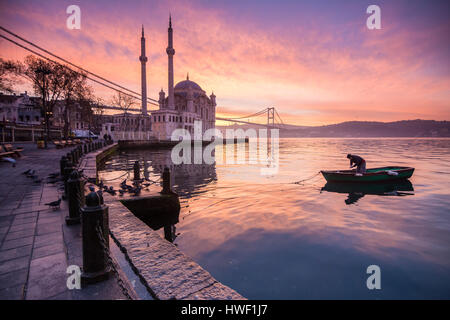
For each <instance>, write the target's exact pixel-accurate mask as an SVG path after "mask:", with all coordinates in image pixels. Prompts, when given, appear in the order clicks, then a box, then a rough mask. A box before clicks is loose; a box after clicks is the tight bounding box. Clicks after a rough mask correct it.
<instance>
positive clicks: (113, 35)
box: [0, 0, 450, 125]
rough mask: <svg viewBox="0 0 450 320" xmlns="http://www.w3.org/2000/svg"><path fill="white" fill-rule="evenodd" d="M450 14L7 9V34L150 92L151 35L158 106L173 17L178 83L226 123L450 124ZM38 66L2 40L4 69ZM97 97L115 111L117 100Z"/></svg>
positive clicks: (414, 8) (14, 5)
mask: <svg viewBox="0 0 450 320" xmlns="http://www.w3.org/2000/svg"><path fill="white" fill-rule="evenodd" d="M449 3H450V2H449V1H437V0H432V1H426V0H422V1H413V0H408V1H399V0H389V1H380V0H376V1H373V0H371V1H365V0H354V1H352V0H348V1H332V0H329V1H322V0H284V1H283V0H280V1H274V0H271V1H268V0H228V1H206V0H190V1H187V0H186V1H184V0H182V1H151V0H147V1H132V0H130V1H112V0H96V1H62V0H54V1H47V0H45V1H44V0H43V1H21V0H14V1H5V0H1V1H0V21H1V23H0V25H1V26H3V27H5V28H7V29H10V30H11V31H13V32H15V33H17V34H18V35H20V36H23V37H24V38H26V39H29V40H31V41H33V42H35V43H36V44H38V45H40V46H42V47H44V48H46V49H48V50H50V51H52V52H54V53H55V54H57V55H59V56H61V57H64V58H66V59H68V60H70V61H72V62H73V63H75V64H78V65H81V66H83V67H84V68H85V69H87V70H89V71H91V72H94V73H97V74H99V75H102V76H104V77H105V78H108V79H110V80H112V81H114V82H117V83H119V84H121V85H123V86H125V87H127V88H130V89H133V90H135V91H139V92H140V62H139V60H138V57H139V55H140V29H141V25H142V24H144V27H145V34H146V40H147V43H146V44H147V47H146V50H147V57H148V63H147V86H148V96H149V97H152V98H155V99H158V92H159V91H160V90H161V88H163V89H164V91H165V92H166V93H167V54H166V52H165V49H166V47H167V27H168V16H169V12H170V13H171V14H172V22H173V28H174V48H175V51H176V54H175V56H174V65H175V83H177V82H179V81H181V80H184V79H185V78H186V73H188V72H189V76H190V80H192V81H195V82H197V83H198V84H199V85H200V86H201V87H202V88H203V89H204V90H205V91H206V93H207V94H208V95H209V94H211V91H214V93H215V95H216V96H217V103H218V109H217V113H218V116H243V115H246V114H250V113H254V112H256V111H259V110H261V109H263V108H266V107H269V106H275V107H276V108H277V110H278V112H279V113H280V115H281V116H282V118H283V119H284V121H285V122H287V123H291V124H297V125H322V124H330V123H337V122H342V121H348V120H369V121H395V120H406V119H418V118H420V119H434V120H450V23H449V21H450V19H449V18H450V7H449V6H450V5H449ZM71 4H76V5H79V6H80V8H81V30H69V29H67V27H66V19H67V17H68V14H66V8H67V6H69V5H71ZM371 4H377V5H379V6H380V8H381V27H382V29H381V30H369V29H367V27H366V19H367V17H368V16H369V15H368V14H367V13H366V9H367V7H368V6H369V5H371ZM1 34H4V35H6V34H5V33H4V32H1ZM27 54H28V53H27V52H26V51H24V50H23V49H21V48H19V47H16V46H14V45H13V44H11V43H9V42H7V41H6V40H3V39H0V57H2V58H4V59H23V57H24V56H26V55H27ZM25 88H26V86H22V87H20V89H25ZM94 88H95V90H96V94H97V95H99V96H101V97H103V98H104V99H105V100H106V101H108V100H110V98H111V96H112V95H113V92H112V91H111V90H108V89H105V88H101V87H97V86H94ZM28 90H31V89H29V88H28Z"/></svg>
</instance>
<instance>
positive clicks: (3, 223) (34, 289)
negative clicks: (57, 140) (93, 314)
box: [0, 143, 124, 300]
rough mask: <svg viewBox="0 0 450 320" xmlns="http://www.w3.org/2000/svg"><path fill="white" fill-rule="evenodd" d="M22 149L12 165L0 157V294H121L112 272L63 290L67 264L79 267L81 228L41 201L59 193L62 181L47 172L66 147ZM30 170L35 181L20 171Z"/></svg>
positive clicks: (45, 296)
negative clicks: (99, 279) (101, 279)
mask: <svg viewBox="0 0 450 320" xmlns="http://www.w3.org/2000/svg"><path fill="white" fill-rule="evenodd" d="M17 145H20V146H24V147H25V150H24V152H23V153H22V154H23V156H22V157H21V158H19V159H17V165H16V167H15V168H13V167H12V166H11V164H10V163H8V162H0V177H1V180H0V299H2V300H3V299H124V296H123V295H122V293H121V291H120V289H119V287H118V285H117V282H116V281H115V278H114V277H111V278H110V279H109V280H107V281H105V282H102V283H99V284H96V285H91V286H89V287H87V288H84V289H82V290H68V289H67V285H66V281H67V277H68V276H69V274H67V273H66V270H67V267H68V266H69V265H78V266H80V267H81V266H82V249H81V227H80V225H76V226H70V227H68V226H66V224H65V220H64V218H65V216H67V215H68V208H67V204H66V202H65V201H62V202H61V208H60V209H57V210H52V209H50V208H49V207H48V206H46V205H45V203H48V202H51V201H55V200H57V199H58V198H59V197H61V195H62V190H61V186H62V184H61V183H55V184H50V183H47V182H46V181H45V180H46V179H45V178H46V177H47V176H48V174H50V173H53V172H59V159H60V158H61V156H62V155H64V154H66V153H67V152H68V151H69V149H68V148H65V149H55V148H54V147H53V148H50V149H48V150H42V149H37V148H36V146H35V145H34V144H27V143H24V144H20V143H18V144H17ZM28 169H34V170H36V174H37V175H38V176H39V178H43V179H44V180H43V181H42V182H40V183H35V182H33V180H32V179H30V178H27V177H26V176H25V175H23V174H22V172H24V171H26V170H28Z"/></svg>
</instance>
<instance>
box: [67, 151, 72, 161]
mask: <svg viewBox="0 0 450 320" xmlns="http://www.w3.org/2000/svg"><path fill="white" fill-rule="evenodd" d="M66 157H67V161H69V162H71V163H73V158H72V154H70V152H68V153H66Z"/></svg>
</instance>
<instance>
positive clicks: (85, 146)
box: [83, 144, 88, 154]
mask: <svg viewBox="0 0 450 320" xmlns="http://www.w3.org/2000/svg"><path fill="white" fill-rule="evenodd" d="M83 147H84V154H86V153H88V147H87V144H85V145H84V146H83Z"/></svg>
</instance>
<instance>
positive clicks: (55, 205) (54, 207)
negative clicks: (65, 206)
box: [45, 198, 61, 210]
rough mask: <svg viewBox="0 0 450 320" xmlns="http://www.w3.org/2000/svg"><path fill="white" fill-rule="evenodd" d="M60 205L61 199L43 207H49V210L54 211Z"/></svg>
mask: <svg viewBox="0 0 450 320" xmlns="http://www.w3.org/2000/svg"><path fill="white" fill-rule="evenodd" d="M60 204H61V198H59V199H58V200H56V201H52V202H49V203H46V204H45V205H46V206H50V208H52V209H54V210H55V209H56V208H59V205H60Z"/></svg>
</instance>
